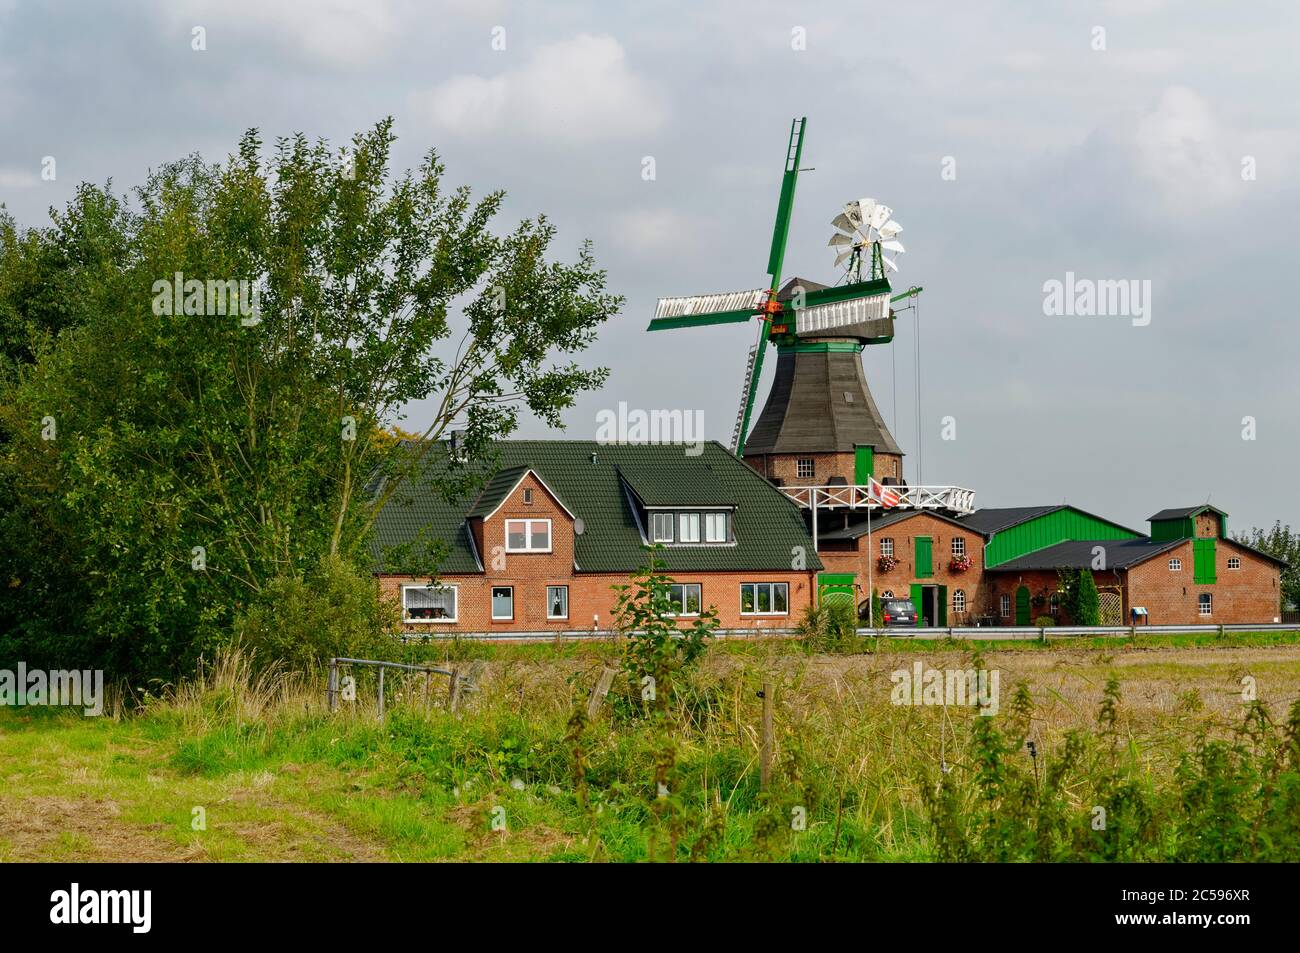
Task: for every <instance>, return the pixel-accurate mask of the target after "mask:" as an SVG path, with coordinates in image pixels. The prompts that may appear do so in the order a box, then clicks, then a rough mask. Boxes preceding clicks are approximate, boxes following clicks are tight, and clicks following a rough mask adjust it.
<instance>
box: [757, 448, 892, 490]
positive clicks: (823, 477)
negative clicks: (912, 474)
mask: <svg viewBox="0 0 1300 953" xmlns="http://www.w3.org/2000/svg"><path fill="white" fill-rule="evenodd" d="M800 460H812V461H813V477H812V479H808V478H807V477H801V476H799V475H798V462H799V461H800ZM745 462H746V463H748V464H749V465H750V466H751V467H753V468H754V469H755V470H757V471H758V472H759V473H761V474H763V476H765V477H767V478H768V479H769V480H780V481H781V482H782V483H783V484H784V485H785V486H826V485H828V484H829V483H830V482H831V478H832V477H840V478H842V479H843V480H844V481H845V482H846V483H854V482H856V479H855V477H856V473H855V463H854V454H852V453H773V454H768V455H766V456H756V457H746V458H745ZM872 469H873V471H874V475H875V477H876V479H877V480H883V479H884V478H885V477H899V476H900V475H901V474H902V472H903V458H902V457H900V456H899V455H898V454H896V453H877V454H876V455H875V457H874V459H873V462H872Z"/></svg>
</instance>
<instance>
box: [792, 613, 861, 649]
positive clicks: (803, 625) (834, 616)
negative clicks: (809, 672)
mask: <svg viewBox="0 0 1300 953" xmlns="http://www.w3.org/2000/svg"><path fill="white" fill-rule="evenodd" d="M858 621H859V620H858V610H857V607H856V606H854V605H853V604H852V603H851V602H839V601H832V602H822V603H819V604H818V605H815V606H808V608H807V609H805V610H804V614H803V618H802V619H800V620H799V624H798V625H797V626H796V627H795V634H796V635H797V636H798V637H799V639H800V640H801V642H802V644H803V647H804V650H805V651H807V652H810V653H811V652H840V653H854V652H860V651H862V640H861V639H859V638H858V633H857V629H858Z"/></svg>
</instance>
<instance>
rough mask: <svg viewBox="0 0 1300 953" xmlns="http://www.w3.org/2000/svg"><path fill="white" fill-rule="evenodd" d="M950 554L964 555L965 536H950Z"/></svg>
mask: <svg viewBox="0 0 1300 953" xmlns="http://www.w3.org/2000/svg"><path fill="white" fill-rule="evenodd" d="M952 554H953V556H965V555H966V537H965V536H954V537H953V538H952Z"/></svg>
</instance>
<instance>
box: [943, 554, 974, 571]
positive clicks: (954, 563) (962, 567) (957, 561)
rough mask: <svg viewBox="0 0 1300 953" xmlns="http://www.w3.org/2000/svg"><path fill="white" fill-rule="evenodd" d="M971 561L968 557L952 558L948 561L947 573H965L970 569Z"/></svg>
mask: <svg viewBox="0 0 1300 953" xmlns="http://www.w3.org/2000/svg"><path fill="white" fill-rule="evenodd" d="M970 567H971V561H970V557H969V556H954V557H952V559H950V560H948V571H949V572H965V571H966V570H967V569H970Z"/></svg>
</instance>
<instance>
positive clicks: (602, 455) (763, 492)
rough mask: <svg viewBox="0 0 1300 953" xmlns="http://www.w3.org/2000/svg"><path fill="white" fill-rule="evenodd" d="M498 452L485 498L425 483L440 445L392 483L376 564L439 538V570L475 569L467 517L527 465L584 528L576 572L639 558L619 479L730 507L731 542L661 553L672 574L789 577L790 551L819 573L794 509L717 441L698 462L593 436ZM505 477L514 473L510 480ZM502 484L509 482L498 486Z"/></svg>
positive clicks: (669, 448) (668, 449) (501, 446)
mask: <svg viewBox="0 0 1300 953" xmlns="http://www.w3.org/2000/svg"><path fill="white" fill-rule="evenodd" d="M496 452H497V455H498V467H499V468H498V470H497V472H496V474H495V475H493V476H491V477H489V479H488V480H487V482H486V483H485V484H484V485H483V489H482V492H481V493H471V494H468V495H467V499H466V500H464V501H457V502H448V501H447V500H445V499H444V498H443V497H442V495H441V494H440V493H439V492H438V491H437V490H436V489H434V487H433V486H432V485H431V483H430V480H429V474H435V473H436V472H437V471H438V470H440V469H441V468H442V467H444V466H445V460H446V455H445V449H444V448H442V447H439V448H437V450H436V451H434V453H431V456H434V455H435V454H436V459H434V460H432V461H431V462H430V463H429V465H428V467H427V469H426V474H425V475H424V476H422V477H418V478H415V479H412V480H411V481H409V482H407V483H406V484H404V485H403V486H401V487H399V488H398V490H397V492H396V493H395V494H394V495H393V498H392V499H391V500H390V502H389V503H388V505H387V506H386V507H385V508H384V510H383V512H381V513H380V515H379V518H378V519H377V520H376V522H375V533H374V538H373V540H372V554H373V555H374V556H375V565H376V569H377V570H378V571H384V570H385V569H388V571H393V570H394V569H396V567H394V566H391V565H389V566H385V565H384V563H383V560H382V558H381V554H382V553H383V552H384V551H385V550H387V549H388V548H390V547H394V546H403V545H411V546H419V545H420V544H421V541H422V540H424V541H432V540H443V541H445V543H446V544H447V546H448V547H449V554H448V556H447V558H446V559H445V560H444V561H443V563H442V566H441V569H440V571H441V572H442V573H470V572H478V571H480V569H479V564H478V560H477V559H476V558H475V553H474V550H473V544H472V541H471V540H470V537H469V534H468V533H467V532H466V531H465V517H466V516H467V515H468V514H469V513H470V512H471V510H474V511H476V512H477V511H479V510H481V511H482V512H484V513H486V512H490V511H491V510H492V509H493V507H494V506H495V505H496V504H495V503H493V504H492V506H486V508H484V507H485V504H484V500H485V499H487V498H488V497H489V490H490V489H491V492H492V493H499V494H504V493H508V492H509V490H510V488H512V487H513V486H514V484H515V482H517V480H518V477H519V475H521V474H522V472H523V471H524V470H525V469H527V468H530V467H531V468H532V469H533V470H535V471H536V472H537V474H538V476H540V477H541V479H542V481H543V482H544V483H545V484H546V485H547V486H548V487H549V488H550V489H551V490H552V491H554V493H555V495H556V496H557V497H559V498H560V499H561V500H562V501H563V504H564V506H565V507H566V508H567V509H569V510H570V511H571V512H572V513H573V515H574V516H575V517H577V518H578V519H581V520H582V522H583V529H584V532H583V534H582V535H581V536H579V537H577V540H576V542H575V556H576V561H577V564H578V569H579V571H582V572H617V573H629V572H631V571H632V570H634V569H636V568H637V567H638V566H641V565H643V564H644V562H645V558H646V556H645V552H644V549H643V548H642V547H643V545H644V540H643V537H642V528H641V526H640V524H639V523H638V521H637V516H636V514H635V512H634V507H633V505H632V502H631V500H630V498H629V494H628V492H627V490H626V489H625V488H624V479H626V480H627V481H628V483H629V484H631V483H632V482H633V481H636V485H637V487H638V493H640V492H645V493H646V494H649V496H650V497H652V500H647V501H646V502H647V503H650V505H656V506H671V505H674V504H676V505H681V506H708V505H720V506H721V505H725V506H728V507H730V506H735V515H734V517H733V519H734V531H735V537H736V544H735V545H734V546H690V547H669V548H666V549H664V550H663V551H662V555H661V558H662V559H663V561H664V563H665V564H666V566H667V571H668V572H669V573H670V574H673V573H684V572H727V571H743V570H752V571H767V570H770V571H783V570H784V571H788V570H790V568H791V562H792V560H793V558H794V557H793V550H794V549H795V548H796V547H801V548H802V550H803V552H804V553H805V554H806V556H805V559H806V564H807V568H808V569H810V570H816V569H820V568H821V563H820V561H819V560H818V559H817V556H816V554H815V553H814V552H813V548H812V539H811V538H810V537H809V535H808V530H807V528H806V526H805V524H804V520H803V516H802V514H801V513H800V511H799V509H798V508H797V507H796V506H795V505H794V504H793V503H792V502H790V501H789V500H788V499H786V497H785V496H784V495H783V494H782V493H781V492H780V491H779V490H777V489H776V488H775V487H773V486H772V485H771V484H770V483H768V482H767V481H766V480H764V479H763V478H762V477H761V476H759V475H758V474H757V473H755V472H754V471H753V470H752V469H751V468H750V467H749V466H748V465H747V464H745V463H744V462H742V461H740V460H738V459H736V457H735V456H733V455H732V454H731V453H730V452H729V451H727V449H726V448H724V447H723V446H722V445H720V444H718V443H717V442H716V441H711V442H709V443H706V444H705V445H704V450H703V452H702V453H701V454H700V455H699V456H695V457H688V456H686V453H685V448H684V447H682V446H681V445H660V444H652V445H643V446H629V445H604V444H599V443H596V442H595V441H590V440H507V441H502V442H500V443H498V444H497V445H496ZM592 454H595V462H594V463H593V462H592ZM510 471H516V472H515V473H514V474H513V476H512V475H510ZM620 473H621V474H622V476H621V475H620ZM506 482H508V483H509V486H507V487H506V488H505V489H504V490H502V489H501V488H500V487H501V484H502V483H506ZM499 501H500V499H499V497H498V499H497V501H496V502H499Z"/></svg>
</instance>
